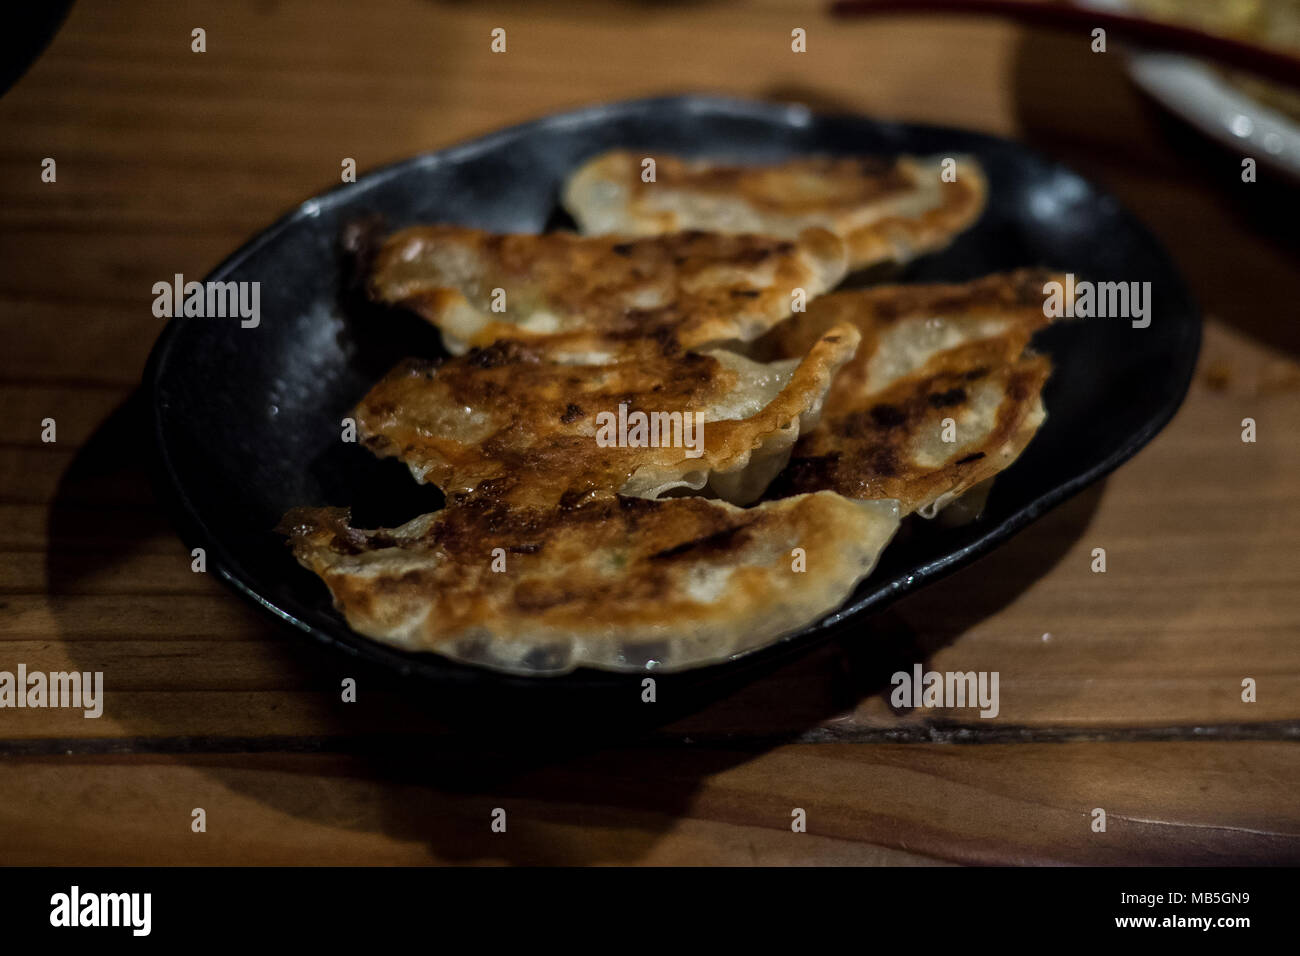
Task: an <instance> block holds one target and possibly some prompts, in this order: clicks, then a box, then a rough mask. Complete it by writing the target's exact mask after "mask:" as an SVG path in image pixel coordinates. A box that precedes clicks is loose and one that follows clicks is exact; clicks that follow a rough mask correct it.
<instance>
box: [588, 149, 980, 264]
mask: <svg viewBox="0 0 1300 956" xmlns="http://www.w3.org/2000/svg"><path fill="white" fill-rule="evenodd" d="M647 159H653V160H654V163H655V168H654V181H653V182H648V181H646V176H645V175H643V173H644V170H645V169H646V166H645V161H646V160H647ZM945 173H946V175H945ZM987 194H988V186H987V184H986V182H985V179H984V173H983V171H982V170H981V168H980V165H979V163H978V161H976V160H975V159H974V158H973V157H970V156H952V157H941V156H930V157H913V156H891V157H875V156H865V157H833V156H814V157H802V158H798V159H791V160H787V161H785V162H782V163H777V164H773V165H767V166H750V165H745V166H741V165H729V164H725V163H716V162H711V161H707V160H685V159H680V158H678V157H674V156H664V155H657V154H649V155H647V154H645V153H635V152H631V151H629V150H613V151H611V152H607V153H602V154H600V155H598V156H596V157H594V158H593V159H591V160H588V161H587V162H586V163H584V164H583V165H582V166H581V167H579V168H578V170H577V171H575V172H574V174H573V175H572V176H571V177H570V178H569V180H568V182H567V183H566V185H565V189H564V204H565V207H566V208H567V209H568V210H569V212H570V214H571V215H572V216H573V218H574V219H575V220H576V221H577V222H578V225H579V227H580V228H581V230H582V231H583V232H584V233H587V234H590V235H603V234H606V233H622V234H630V235H657V234H660V233H669V232H675V231H678V230H683V229H710V230H714V231H717V232H730V233H762V234H765V235H771V236H781V237H785V238H793V237H794V236H797V235H798V234H799V233H800V232H802V231H803V230H805V229H808V228H810V227H819V228H822V229H828V230H830V231H831V232H833V233H835V234H836V235H837V236H839V237H840V238H841V239H843V240H844V243H845V245H846V247H847V249H848V257H849V268H850V269H862V268H866V267H868V266H874V265H878V264H880V263H884V262H907V261H909V260H911V259H913V258H915V257H916V256H918V255H921V254H923V253H926V252H933V251H935V250H937V249H941V248H943V247H944V246H946V245H947V244H948V243H949V242H950V241H951V240H952V238H953V237H954V236H955V235H957V234H958V233H959V232H961V231H962V230H963V229H966V228H967V227H969V226H970V225H972V224H973V223H974V222H975V220H976V219H978V218H979V216H980V213H981V212H983V210H984V204H985V200H986V197H987Z"/></svg>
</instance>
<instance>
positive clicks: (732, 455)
mask: <svg viewBox="0 0 1300 956" xmlns="http://www.w3.org/2000/svg"><path fill="white" fill-rule="evenodd" d="M858 339H859V336H858V332H857V330H856V329H855V328H854V327H853V326H851V325H843V326H839V327H833V328H831V329H828V330H827V331H826V332H825V333H824V334H822V335H821V336H819V337H818V338H817V339H816V340H815V341H813V342H812V343H811V345H810V347H809V349H808V351H807V353H806V354H805V355H803V356H800V357H798V358H793V359H789V360H784V361H776V362H772V363H766V364H765V363H758V362H754V361H752V360H750V359H747V358H745V357H744V356H741V355H738V354H736V353H734V352H730V351H727V350H725V349H714V350H705V351H700V352H692V351H685V350H682V349H679V348H669V349H665V348H661V347H659V345H658V344H657V343H654V342H642V343H640V344H637V343H625V344H623V345H622V346H621V347H620V348H619V349H617V350H616V351H614V352H613V353H610V354H597V353H596V352H595V348H596V346H594V345H593V346H589V347H586V348H584V349H582V350H581V354H579V355H575V354H573V352H572V351H571V346H572V345H573V343H572V341H571V340H564V343H563V344H559V343H557V342H556V341H555V340H552V339H548V338H538V339H533V340H525V341H518V340H514V339H506V340H502V341H499V342H497V343H495V344H494V345H490V346H487V347H486V348H483V349H474V350H472V351H470V352H469V353H468V354H466V355H464V356H460V357H458V358H453V359H451V360H449V361H447V362H444V363H441V364H440V365H439V364H435V363H430V362H418V361H415V362H408V363H406V364H404V365H402V366H400V367H399V368H397V369H395V370H394V371H393V372H392V373H391V374H389V375H388V376H387V377H386V378H385V379H384V380H383V381H381V382H380V383H379V384H378V385H376V386H375V387H374V389H372V390H371V392H370V393H369V394H368V395H367V396H366V397H365V399H364V400H363V401H362V402H361V405H360V406H359V407H358V409H357V411H356V420H357V424H358V428H359V433H360V436H361V438H362V440H363V441H364V443H365V444H366V446H367V447H368V448H370V449H371V450H372V451H374V452H375V453H376V454H378V455H380V456H383V457H388V456H392V457H396V458H399V459H401V460H402V461H403V462H404V463H406V464H407V465H408V466H409V467H410V469H411V471H412V473H413V474H414V475H415V477H416V478H417V479H418V480H420V481H428V482H431V483H433V484H435V485H437V486H438V487H440V488H441V489H442V490H443V491H444V492H447V493H448V494H460V493H464V492H468V491H471V490H473V489H474V488H475V487H477V486H478V485H479V484H480V483H481V482H484V481H487V480H490V479H503V478H507V477H511V476H513V477H514V478H515V479H516V480H515V481H514V482H513V488H514V494H513V500H514V501H515V503H516V504H518V503H522V502H527V503H528V504H530V505H537V506H542V505H545V504H548V503H554V502H555V501H557V500H558V499H559V497H560V496H561V495H563V494H565V493H568V492H572V491H577V492H586V491H600V492H607V493H612V492H618V493H622V494H627V495H637V496H640V497H647V498H657V497H659V496H661V495H663V494H665V493H667V492H670V491H674V490H677V489H686V490H689V491H700V490H702V489H705V488H706V486H707V488H708V490H709V491H710V492H712V493H714V494H716V495H718V496H720V497H723V498H725V499H727V500H729V501H732V502H734V503H738V504H745V503H748V502H751V501H754V500H756V499H757V498H758V497H759V496H760V495H761V494H762V493H763V491H764V489H765V488H766V487H767V485H768V483H769V482H770V481H771V479H772V478H773V476H775V475H776V473H777V472H778V471H779V470H780V469H781V468H782V467H783V466H784V465H785V463H786V461H787V460H788V459H789V455H790V449H791V447H793V445H794V442H795V440H796V439H797V438H798V436H799V434H800V433H801V432H803V431H806V430H808V429H809V428H811V427H813V426H814V425H815V424H816V422H817V419H818V417H819V416H820V414H821V405H822V399H823V397H824V396H825V394H826V392H827V390H828V389H829V388H830V386H831V380H832V378H833V377H834V375H835V373H836V371H838V370H839V368H840V367H841V366H843V365H844V363H845V362H847V361H848V360H849V359H850V358H851V357H852V356H853V353H854V351H855V350H856V349H857V345H858Z"/></svg>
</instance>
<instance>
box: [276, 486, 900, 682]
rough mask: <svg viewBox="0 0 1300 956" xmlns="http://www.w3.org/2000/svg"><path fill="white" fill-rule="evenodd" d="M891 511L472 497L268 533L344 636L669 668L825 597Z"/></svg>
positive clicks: (763, 633) (850, 575)
mask: <svg viewBox="0 0 1300 956" xmlns="http://www.w3.org/2000/svg"><path fill="white" fill-rule="evenodd" d="M898 521H899V518H898V509H897V507H896V506H895V504H894V503H893V502H879V501H876V502H858V501H851V500H849V499H847V498H843V497H841V496H839V495H836V494H832V493H830V492H822V493H818V494H813V495H800V496H798V497H793V498H787V499H784V500H781V501H773V502H766V503H764V504H761V505H758V506H756V507H753V508H748V509H746V508H737V507H735V506H733V505H730V504H727V503H725V502H720V501H711V500H708V499H705V498H697V497H689V498H667V499H663V500H658V501H654V500H649V499H645V498H627V497H620V496H613V495H606V496H588V497H586V498H584V499H582V500H581V501H577V502H575V503H570V504H569V505H566V506H565V507H564V508H558V509H543V510H525V511H516V510H511V509H509V508H507V507H505V506H504V505H503V504H502V503H501V502H500V501H499V499H496V498H495V497H494V496H493V495H492V494H490V493H485V492H483V491H480V492H476V493H474V494H473V495H470V496H468V497H466V498H464V499H461V500H458V501H456V502H454V503H453V504H451V505H450V506H449V507H447V508H445V509H444V510H442V511H439V512H435V513H433V514H427V515H423V516H421V517H419V518H415V519H414V520H412V521H410V522H408V523H406V524H404V525H402V526H401V527H399V528H394V529H391V530H377V531H364V530H358V529H355V528H352V527H351V526H350V525H349V523H348V513H347V512H346V511H344V510H343V509H337V508H321V509H310V508H304V509H296V510H295V511H293V512H290V513H289V514H288V515H286V516H285V520H284V522H283V524H282V525H281V530H282V531H283V532H284V533H286V534H287V535H288V536H289V539H290V544H291V546H292V548H293V552H294V555H295V556H296V557H297V559H298V561H299V562H300V563H301V564H302V565H303V566H304V567H306V568H308V569H310V570H311V571H313V572H315V573H316V574H318V575H319V576H320V577H321V578H322V579H323V580H324V582H325V584H326V585H327V586H328V587H329V589H330V592H331V593H332V595H333V597H334V603H335V605H336V606H337V607H338V608H339V610H340V611H341V612H342V613H343V615H344V616H345V617H346V618H347V621H348V624H349V625H351V627H352V628H353V629H354V630H356V631H357V632H359V633H361V634H365V635H366V636H368V637H372V638H374V639H376V640H379V641H383V642H384V643H387V644H392V645H394V646H397V647H400V648H403V649H406V650H416V651H434V652H436V653H439V654H442V655H444V656H447V657H450V658H454V659H456V660H460V661H465V662H467V663H472V664H479V665H482V666H486V667H490V668H493V669H496V670H502V671H509V672H514V673H520V674H558V673H564V672H566V671H568V670H571V669H573V668H574V667H577V666H590V667H598V668H603V669H606V670H615V671H644V670H647V669H655V670H663V671H670V670H680V669H683V668H687V667H694V666H699V665H703V664H711V663H715V662H718V661H723V660H726V659H728V658H730V657H733V656H734V655H737V654H740V653H742V652H744V651H748V650H753V649H755V648H758V647H762V646H764V645H766V644H770V643H772V642H773V641H775V640H776V639H778V638H779V637H781V636H783V635H785V634H788V633H791V632H793V631H796V630H798V629H800V628H802V627H804V626H806V625H808V624H810V623H812V622H814V621H817V620H819V619H820V618H821V617H823V616H824V615H826V614H827V613H828V612H830V611H832V610H834V609H835V608H837V607H839V606H840V604H842V603H843V602H844V600H845V599H846V598H847V597H848V596H849V595H850V594H851V593H852V591H853V588H854V585H856V584H857V582H858V581H860V580H861V579H862V578H863V577H865V576H866V575H867V574H868V573H869V572H870V571H871V569H872V568H873V567H874V566H875V563H876V559H877V557H878V556H879V554H880V551H881V550H882V549H883V548H884V546H885V544H886V543H887V542H888V541H889V539H890V537H891V536H892V535H893V533H894V531H895V530H896V529H897V527H898ZM796 548H801V549H803V556H802V558H801V559H800V558H796V557H795V555H794V554H793V552H794V549H796ZM800 560H801V561H802V562H804V564H803V565H802V567H804V568H806V570H805V571H800V570H799V568H800V567H801V565H800V563H799V562H800ZM502 562H504V563H502ZM494 564H495V565H496V567H495V569H494Z"/></svg>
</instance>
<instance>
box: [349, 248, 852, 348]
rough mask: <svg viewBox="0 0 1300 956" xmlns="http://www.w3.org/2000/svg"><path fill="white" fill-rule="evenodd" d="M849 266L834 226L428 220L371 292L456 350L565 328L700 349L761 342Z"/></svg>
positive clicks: (375, 270)
mask: <svg viewBox="0 0 1300 956" xmlns="http://www.w3.org/2000/svg"><path fill="white" fill-rule="evenodd" d="M846 267H847V260H846V257H845V250H844V244H843V243H842V242H841V241H840V240H839V239H838V238H837V237H836V236H834V235H833V234H832V233H830V232H828V231H826V230H824V229H808V230H804V231H802V232H800V233H799V234H798V235H796V236H791V237H788V238H773V237H769V236H750V235H722V234H719V233H711V232H699V231H693V232H680V233H673V234H670V235H663V236H648V237H647V236H642V237H632V238H628V237H616V236H600V237H587V236H575V235H572V234H570V233H550V234H547V235H541V236H535V235H497V234H495V233H489V232H483V231H481V230H477V229H466V228H462V227H460V226H417V227H413V228H410V229H404V230H402V231H400V232H398V233H395V234H394V235H392V236H390V237H389V238H388V239H387V240H386V241H385V242H384V243H383V245H382V247H381V248H380V249H379V251H378V253H377V255H376V257H375V261H374V264H373V267H372V270H371V275H370V292H371V295H372V297H373V298H375V299H377V300H378V301H381V302H386V303H389V304H393V305H401V306H405V307H407V308H410V309H412V310H414V311H415V312H417V313H419V314H420V315H422V316H423V317H424V318H426V319H428V320H429V321H430V322H432V323H433V324H434V325H436V326H437V327H438V328H439V329H440V330H441V332H442V335H443V342H444V344H445V345H446V346H447V350H448V351H449V352H452V353H453V354H461V353H463V352H465V351H466V350H467V349H468V348H470V347H472V346H485V345H490V344H492V343H493V342H495V341H497V340H498V339H502V338H515V339H518V338H527V337H535V336H539V335H556V334H576V335H580V336H589V335H601V336H605V337H608V338H612V339H616V340H629V339H644V338H650V339H658V340H665V339H672V340H674V341H675V342H676V343H678V344H680V345H681V346H683V347H685V348H694V347H698V346H702V345H708V344H714V343H720V342H727V341H748V340H750V339H754V338H757V337H758V336H759V335H761V334H763V333H764V332H766V331H767V330H768V329H770V328H771V327H772V326H774V325H775V324H776V323H778V322H780V321H781V320H782V319H784V318H785V317H786V316H788V315H789V314H790V313H791V311H792V309H793V308H795V307H796V303H802V302H804V301H807V300H811V299H812V298H814V297H815V296H817V295H820V294H821V293H823V292H826V291H828V290H830V289H832V288H834V286H835V285H836V284H837V283H838V282H839V281H840V279H842V278H843V277H844V274H845V270H846Z"/></svg>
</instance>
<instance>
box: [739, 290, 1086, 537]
mask: <svg viewBox="0 0 1300 956" xmlns="http://www.w3.org/2000/svg"><path fill="white" fill-rule="evenodd" d="M1060 278H1061V277H1059V276H1054V275H1052V274H1051V273H1049V272H1045V271H1040V270H1023V271H1019V272H1014V273H1009V274H1005V275H996V276H989V277H986V278H983V279H979V280H976V281H974V282H970V283H965V284H961V285H910V286H881V287H877V288H873V289H867V290H862V291H850V292H839V293H835V294H833V295H829V296H825V297H823V298H821V299H818V300H817V301H816V302H815V303H813V305H812V306H811V307H810V308H809V310H808V312H807V313H806V314H804V315H799V316H796V317H795V318H794V319H792V320H791V321H790V322H789V323H786V324H785V325H783V326H781V327H780V328H779V329H777V330H775V331H773V333H771V335H769V336H768V337H766V338H764V339H763V340H760V341H759V342H758V343H756V345H755V351H756V354H758V355H760V356H766V357H770V356H772V355H781V354H785V353H786V351H787V350H791V351H795V352H797V351H798V350H799V349H800V348H801V347H802V346H803V343H804V342H805V341H807V340H810V339H815V337H816V335H817V334H818V330H819V329H822V328H825V327H828V326H830V327H838V326H839V325H842V324H844V323H846V322H851V323H853V324H854V325H855V326H856V327H857V328H858V330H859V331H860V332H861V333H862V345H861V346H860V347H859V349H858V352H857V354H856V355H855V356H854V357H853V359H852V360H850V361H849V363H848V364H846V365H845V366H844V368H843V369H841V370H840V372H839V374H838V375H837V376H836V378H835V381H834V383H833V384H832V386H831V391H830V394H829V395H828V396H827V397H826V402H825V406H824V408H823V414H822V418H821V421H820V423H819V424H818V426H817V427H816V428H814V429H813V430H812V431H809V432H806V433H805V434H804V436H803V437H802V438H801V439H800V441H799V442H798V444H797V445H796V447H795V450H794V453H793V456H792V458H791V461H790V464H789V466H788V468H787V469H786V471H785V472H784V473H783V474H782V475H781V477H780V478H779V479H778V480H777V482H776V483H775V484H774V486H773V487H772V489H770V491H769V494H771V495H781V494H795V493H803V492H808V491H817V490H833V491H837V492H839V493H840V494H843V495H848V496H849V497H853V498H863V499H876V498H891V499H895V500H897V501H899V502H900V503H901V504H902V508H903V512H904V513H905V514H906V513H909V512H912V511H919V512H921V513H922V514H923V515H925V516H927V517H928V516H932V515H933V514H935V513H936V512H937V511H938V510H939V509H940V508H942V507H943V506H944V505H946V504H948V503H949V502H951V501H953V500H955V499H956V498H957V497H958V496H960V495H961V494H963V493H964V492H966V491H967V490H968V489H970V488H972V487H974V486H975V485H977V484H979V483H981V482H983V481H984V480H985V479H987V478H990V477H991V476H993V475H995V474H997V473H998V472H999V471H1001V470H1003V469H1004V468H1006V467H1007V466H1008V465H1010V464H1011V463H1012V462H1013V461H1014V460H1015V459H1016V457H1017V456H1019V454H1020V453H1021V452H1022V451H1023V450H1024V448H1025V446H1026V445H1027V444H1028V443H1029V441H1030V439H1031V438H1033V436H1034V433H1035V432H1036V431H1037V429H1038V427H1039V426H1040V425H1041V424H1042V422H1043V420H1044V418H1045V417H1046V414H1045V411H1044V409H1043V404H1042V399H1041V393H1042V388H1043V385H1044V383H1045V382H1046V381H1047V377H1048V375H1049V373H1050V371H1051V365H1050V363H1049V361H1048V360H1047V358H1046V357H1045V356H1037V355H1033V354H1028V353H1027V352H1026V347H1027V345H1028V343H1029V339H1030V337H1031V336H1032V335H1033V333H1034V332H1035V331H1036V330H1037V329H1039V328H1041V327H1042V326H1044V325H1046V324H1047V322H1048V319H1047V317H1046V316H1045V314H1044V309H1043V302H1044V297H1045V293H1044V286H1045V284H1046V283H1048V282H1050V281H1053V280H1057V281H1059V280H1060Z"/></svg>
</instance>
